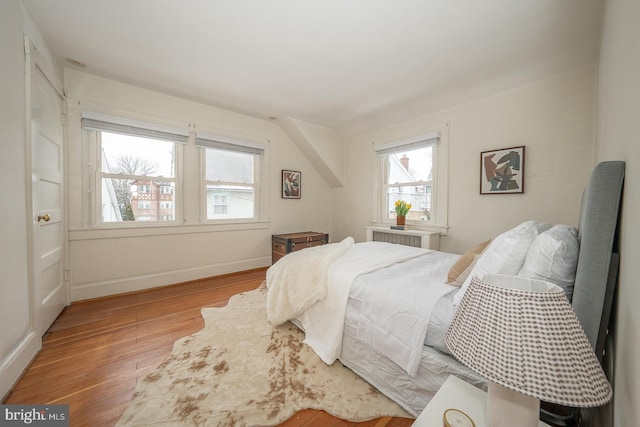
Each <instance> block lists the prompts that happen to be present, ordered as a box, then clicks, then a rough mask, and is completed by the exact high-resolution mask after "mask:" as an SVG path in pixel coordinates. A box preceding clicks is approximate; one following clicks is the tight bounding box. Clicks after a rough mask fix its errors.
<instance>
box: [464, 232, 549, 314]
mask: <svg viewBox="0 0 640 427" xmlns="http://www.w3.org/2000/svg"><path fill="white" fill-rule="evenodd" d="M550 227H551V225H550V224H543V223H541V222H538V221H527V222H523V223H522V224H520V225H518V226H517V227H515V228H512V229H511V230H509V231H505V232H504V233H502V234H501V235H499V236H498V237H496V238H495V240H493V241H492V242H491V244H490V245H489V247H488V248H486V249H485V251H484V252H483V253H482V256H480V259H479V260H478V261H477V262H476V265H474V267H473V270H471V273H470V274H469V276H468V277H467V278H466V279H465V281H464V283H463V284H462V287H461V288H460V290H459V291H458V292H457V293H456V295H455V296H454V298H453V305H458V304H459V303H460V301H461V300H462V296H463V295H464V293H465V292H466V290H467V288H468V287H469V284H470V283H471V279H472V278H473V277H474V276H478V277H479V278H480V279H482V277H483V276H484V275H485V274H486V273H492V274H508V275H511V276H515V275H517V274H518V272H519V271H520V269H521V268H522V265H523V264H524V260H525V258H526V257H527V252H528V251H529V247H530V246H531V243H533V241H534V239H535V238H536V236H538V234H540V233H542V232H544V231H546V230H548V229H549V228H550Z"/></svg>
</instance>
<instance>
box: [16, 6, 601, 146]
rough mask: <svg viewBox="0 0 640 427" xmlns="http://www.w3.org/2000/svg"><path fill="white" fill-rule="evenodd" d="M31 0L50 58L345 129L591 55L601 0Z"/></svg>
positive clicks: (517, 81) (443, 103)
mask: <svg viewBox="0 0 640 427" xmlns="http://www.w3.org/2000/svg"><path fill="white" fill-rule="evenodd" d="M23 2H24V4H25V5H26V6H27V8H28V9H29V11H30V12H31V14H32V16H33V18H34V20H35V21H36V23H37V24H38V26H39V28H40V30H41V31H42V33H43V35H44V36H45V38H46V39H47V40H48V42H49V44H50V47H51V48H52V51H53V52H54V54H55V55H56V56H58V57H59V58H60V60H61V61H63V62H64V60H65V59H66V58H71V59H73V60H76V61H80V62H82V63H84V64H86V68H83V70H84V71H86V72H89V73H92V74H96V75H100V76H104V77H107V78H111V79H114V80H118V81H122V82H125V83H130V84H134V85H136V86H140V87H145V88H149V89H153V90H158V91H162V92H165V93H169V94H173V95H177V96H180V97H183V98H187V99H192V100H195V101H198V102H202V103H206V104H209V105H213V106H217V107H222V108H225V109H228V110H232V111H237V112H241V113H245V114H249V115H252V116H256V117H261V118H267V117H270V116H276V117H292V118H296V119H299V120H304V121H307V122H311V123H315V124H318V125H323V126H327V127H330V128H333V129H335V130H337V131H338V132H340V133H341V134H342V135H344V136H345V137H348V136H354V135H358V134H362V133H365V132H368V131H371V130H375V129H379V128H381V127H384V126H388V125H391V124H394V123H397V122H401V121H404V120H409V119H411V118H414V117H416V116H419V115H423V114H427V113H429V112H433V111H438V110H442V109H444V108H447V107H450V106H454V105H458V104H461V103H464V102H469V101H471V100H473V99H477V98H480V97H484V96H488V95H490V94H493V93H496V92H499V91H504V90H509V89H511V88H514V87H518V86H521V85H524V84H527V83H530V82H533V81H536V80H540V79H543V78H546V77H549V76H552V75H554V74H557V73H561V72H564V71H568V70H570V69H573V68H577V67H580V66H584V65H587V64H592V63H594V62H595V61H596V60H597V52H598V45H599V37H600V23H601V11H602V4H601V3H602V2H601V1H599V0H316V1H311V0H55V1H53V0H23ZM63 65H64V66H66V67H69V68H77V67H74V66H73V65H70V64H69V63H68V62H66V63H64V64H63Z"/></svg>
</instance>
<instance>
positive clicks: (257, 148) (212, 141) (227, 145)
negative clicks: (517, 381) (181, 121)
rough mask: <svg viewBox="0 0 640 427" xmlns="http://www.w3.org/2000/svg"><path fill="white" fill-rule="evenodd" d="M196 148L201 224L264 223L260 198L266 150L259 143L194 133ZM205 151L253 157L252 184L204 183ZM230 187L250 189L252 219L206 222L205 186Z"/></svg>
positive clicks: (264, 185) (263, 208) (266, 186)
mask: <svg viewBox="0 0 640 427" xmlns="http://www.w3.org/2000/svg"><path fill="white" fill-rule="evenodd" d="M195 142H196V146H197V147H198V148H199V149H200V169H201V174H200V176H201V180H200V181H201V197H200V200H201V203H200V205H201V212H200V216H201V221H202V222H204V223H207V224H219V223H242V222H259V221H261V220H264V218H263V216H264V212H265V209H266V203H265V200H264V196H263V191H262V189H263V188H268V185H267V183H266V179H265V176H264V173H263V171H264V170H266V162H267V160H266V159H267V146H266V145H265V144H262V143H258V142H253V141H248V140H243V139H238V138H232V137H228V136H222V135H214V134H207V133H198V134H197V136H196V139H195ZM207 149H218V150H228V151H234V152H240V153H246V154H252V155H253V156H254V161H253V182H252V183H238V182H222V181H208V180H207V171H206V167H207V165H206V153H207ZM212 184H213V185H230V186H239V185H242V186H243V187H251V188H252V189H253V193H254V201H253V216H251V217H244V218H227V217H225V218H215V217H214V218H208V217H207V186H208V185H212ZM228 202H229V203H228V204H227V206H229V205H230V203H231V200H228Z"/></svg>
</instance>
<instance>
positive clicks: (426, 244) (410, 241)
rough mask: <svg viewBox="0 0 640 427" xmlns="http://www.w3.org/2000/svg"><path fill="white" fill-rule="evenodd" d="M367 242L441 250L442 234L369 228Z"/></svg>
mask: <svg viewBox="0 0 640 427" xmlns="http://www.w3.org/2000/svg"><path fill="white" fill-rule="evenodd" d="M367 241H370V242H371V241H373V242H387V243H395V244H398V245H405V246H413V247H416V248H427V249H435V250H438V249H440V233H438V232H433V231H419V230H392V229H390V228H384V227H367Z"/></svg>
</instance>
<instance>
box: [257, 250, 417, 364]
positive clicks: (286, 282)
mask: <svg viewBox="0 0 640 427" xmlns="http://www.w3.org/2000/svg"><path fill="white" fill-rule="evenodd" d="M348 239H350V238H348ZM350 241H351V242H352V240H347V239H345V241H343V242H341V243H337V244H333V246H332V245H327V246H325V247H324V248H325V253H324V254H322V255H323V256H322V257H321V258H320V259H318V262H317V265H315V264H314V261H313V260H314V257H316V256H318V254H319V253H320V250H318V249H316V248H309V249H304V250H302V251H299V252H297V253H295V254H297V255H296V256H295V257H291V255H293V254H289V255H287V256H285V257H283V258H282V259H281V260H280V261H278V262H277V263H276V264H274V265H273V266H271V268H270V269H269V271H267V287H268V293H269V294H271V295H269V294H268V296H267V314H268V316H269V319H270V320H271V321H272V323H275V324H279V323H283V322H284V321H286V320H291V319H294V318H297V320H298V321H299V322H300V323H301V324H302V327H303V329H304V331H305V340H304V342H305V343H306V344H308V345H309V346H310V347H311V348H312V349H313V350H314V351H315V352H316V353H317V354H318V356H319V357H320V358H321V359H322V360H323V361H324V362H325V363H327V364H332V363H333V362H335V360H336V359H337V358H338V356H339V355H340V349H341V346H342V333H343V329H344V316H345V311H346V307H347V302H348V300H349V291H350V289H351V285H352V283H353V280H354V279H355V278H356V277H358V276H360V275H362V274H365V273H369V272H372V271H375V270H378V269H381V268H384V267H388V266H390V265H392V264H395V263H398V262H402V261H406V260H409V259H412V258H415V257H418V256H421V255H424V254H425V253H427V252H430V251H429V250H428V249H422V248H413V247H409V246H402V245H389V244H385V243H380V242H366V243H359V244H357V245H352V247H350V248H349V249H348V250H346V251H345V252H344V253H343V254H340V252H342V251H344V247H345V246H346V245H348V244H349V243H348V242H350ZM314 249H316V250H314ZM336 254H338V256H337V257H335V255H336ZM328 258H331V259H335V260H333V261H331V262H329V266H328V270H326V276H325V275H323V274H322V272H321V270H322V269H325V268H326V264H327V262H326V261H327V259H328ZM300 262H304V265H305V266H306V267H305V268H308V269H309V270H308V271H307V273H308V275H307V277H304V276H300V275H299V274H294V275H295V276H296V277H297V278H296V279H295V280H292V279H291V276H290V275H289V274H288V271H300V268H299V265H298V264H299V263H300ZM325 278H326V280H324V279H325ZM296 281H297V282H296ZM301 285H304V287H306V288H307V292H308V294H309V295H313V298H304V301H302V304H301V306H296V304H295V301H296V299H297V298H298V295H299V292H300V290H301ZM318 295H326V296H324V297H323V298H318ZM270 301H272V304H271V308H270V303H269V302H270ZM274 301H286V303H284V304H282V305H283V306H285V305H291V309H290V310H285V311H287V313H284V312H278V310H277V309H275V308H274V307H275V305H276V304H274V303H273V302H274ZM311 301H313V302H311ZM302 306H304V309H303V310H302V312H300V311H301V310H300V309H301V308H302ZM274 320H276V321H274ZM422 339H423V340H424V336H423V337H422Z"/></svg>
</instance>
